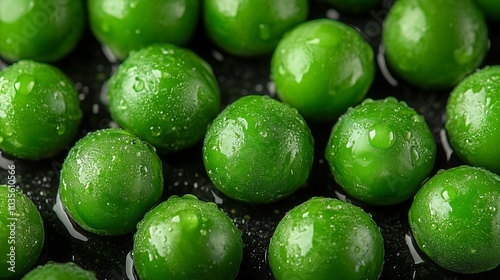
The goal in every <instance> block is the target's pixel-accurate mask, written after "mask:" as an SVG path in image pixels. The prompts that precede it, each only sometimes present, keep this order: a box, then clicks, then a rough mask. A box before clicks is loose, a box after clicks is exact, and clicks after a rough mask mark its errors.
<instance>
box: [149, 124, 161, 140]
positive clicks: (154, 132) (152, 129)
mask: <svg viewBox="0 0 500 280" xmlns="http://www.w3.org/2000/svg"><path fill="white" fill-rule="evenodd" d="M149 130H150V133H151V136H153V137H159V136H160V135H161V127H159V126H152V127H150V128H149Z"/></svg>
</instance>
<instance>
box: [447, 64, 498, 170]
mask: <svg viewBox="0 0 500 280" xmlns="http://www.w3.org/2000/svg"><path fill="white" fill-rule="evenodd" d="M445 127H446V131H447V132H448V139H449V141H450V144H451V146H452V147H453V150H454V152H455V153H457V155H458V156H459V158H460V159H461V160H463V161H464V162H465V163H467V164H470V165H474V166H482V167H485V168H487V169H489V170H491V171H493V172H496V173H498V174H500V160H499V159H500V145H498V140H499V139H500V66H491V67H486V68H483V69H481V70H479V71H477V72H475V73H473V74H471V75H470V76H468V77H467V78H465V79H464V80H463V81H462V82H461V83H460V84H459V85H458V86H457V87H455V89H454V90H453V92H452V93H451V95H450V97H449V99H448V104H447V106H446V126H445Z"/></svg>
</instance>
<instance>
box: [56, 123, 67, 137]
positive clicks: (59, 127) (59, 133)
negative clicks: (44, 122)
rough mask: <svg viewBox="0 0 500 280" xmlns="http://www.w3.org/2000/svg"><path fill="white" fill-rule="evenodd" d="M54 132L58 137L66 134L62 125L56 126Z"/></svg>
mask: <svg viewBox="0 0 500 280" xmlns="http://www.w3.org/2000/svg"><path fill="white" fill-rule="evenodd" d="M56 132H57V135H59V136H60V135H63V134H64V133H66V126H65V125H64V124H60V125H57V126H56Z"/></svg>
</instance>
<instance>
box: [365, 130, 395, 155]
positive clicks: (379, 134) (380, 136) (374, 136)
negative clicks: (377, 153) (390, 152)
mask: <svg viewBox="0 0 500 280" xmlns="http://www.w3.org/2000/svg"><path fill="white" fill-rule="evenodd" d="M369 140H370V145H371V146H372V147H374V148H378V149H384V150H385V149H388V148H390V147H392V146H393V145H394V143H395V142H396V137H395V135H394V132H393V131H392V129H391V128H389V127H387V126H385V125H381V124H376V125H374V126H373V128H372V130H370V132H369Z"/></svg>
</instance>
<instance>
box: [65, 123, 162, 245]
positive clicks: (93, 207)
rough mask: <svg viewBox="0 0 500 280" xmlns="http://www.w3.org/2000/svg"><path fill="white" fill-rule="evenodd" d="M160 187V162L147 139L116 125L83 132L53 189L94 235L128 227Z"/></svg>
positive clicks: (155, 198)
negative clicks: (142, 138) (115, 127)
mask: <svg viewBox="0 0 500 280" xmlns="http://www.w3.org/2000/svg"><path fill="white" fill-rule="evenodd" d="M162 192H163V173H162V163H161V160H160V158H159V157H158V156H157V155H156V153H155V150H154V148H153V147H152V146H151V145H150V144H148V143H147V142H145V141H143V140H141V139H139V138H138V137H136V136H134V135H132V134H130V133H128V132H126V131H124V130H122V129H105V130H100V131H96V132H92V133H89V134H87V135H86V136H85V137H84V138H82V139H80V140H79V141H78V142H77V143H76V144H75V146H74V147H73V148H71V150H70V151H69V153H68V156H67V157H66V159H65V160H64V163H63V166H62V170H61V183H60V186H59V194H60V196H61V201H62V203H63V205H64V206H65V209H66V212H67V213H68V214H69V215H70V216H71V218H72V219H73V220H74V221H75V222H76V223H77V224H78V225H79V226H81V227H82V228H83V229H85V230H87V231H90V232H93V233H97V234H99V235H118V234H124V233H128V232H131V231H133V230H134V229H135V226H136V224H137V223H138V222H139V221H140V220H141V219H142V217H143V216H144V214H145V213H146V212H147V211H148V210H149V209H151V208H152V207H153V206H155V205H156V204H157V203H158V202H159V200H160V197H161V194H162Z"/></svg>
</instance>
